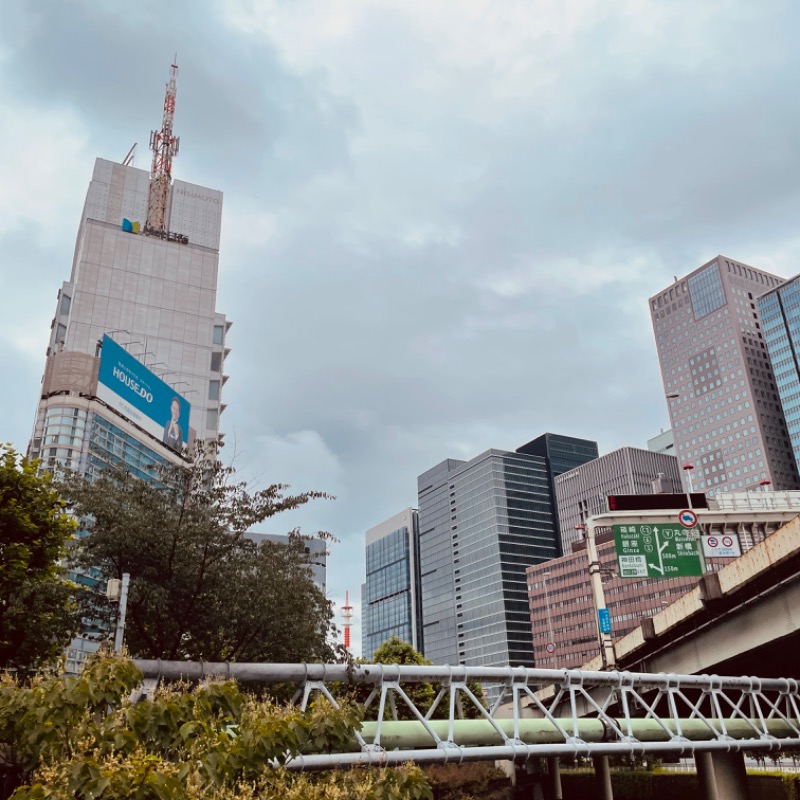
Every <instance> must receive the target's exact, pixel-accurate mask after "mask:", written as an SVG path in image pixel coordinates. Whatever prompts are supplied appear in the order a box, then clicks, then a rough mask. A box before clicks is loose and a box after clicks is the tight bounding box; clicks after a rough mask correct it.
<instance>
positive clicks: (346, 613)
mask: <svg viewBox="0 0 800 800" xmlns="http://www.w3.org/2000/svg"><path fill="white" fill-rule="evenodd" d="M342 619H343V620H344V624H343V625H342V627H343V628H344V649H345V650H349V649H350V628H351V626H352V624H353V606H351V605H350V592H345V593H344V605H343V606H342Z"/></svg>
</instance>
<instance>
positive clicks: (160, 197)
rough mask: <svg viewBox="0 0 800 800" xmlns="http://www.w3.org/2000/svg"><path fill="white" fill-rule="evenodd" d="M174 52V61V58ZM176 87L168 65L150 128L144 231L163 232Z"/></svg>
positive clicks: (175, 142) (174, 144) (174, 151)
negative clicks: (155, 127)
mask: <svg viewBox="0 0 800 800" xmlns="http://www.w3.org/2000/svg"><path fill="white" fill-rule="evenodd" d="M177 60H178V59H177V56H176V58H175V61H176V62H177ZM177 90H178V65H177V63H173V64H172V65H171V66H170V71H169V81H168V82H167V91H166V93H165V95H164V119H163V120H162V122H161V130H160V131H151V133H150V149H151V150H152V151H153V167H152V169H151V171H150V193H149V195H148V198H147V222H146V223H145V233H148V232H153V233H162V234H164V233H166V232H167V223H166V217H167V197H168V195H169V186H170V183H172V159H173V158H174V157H175V156H177V155H178V150H179V148H180V141H181V140H180V137H177V136H173V134H172V121H173V119H174V117H175V96H176V94H177Z"/></svg>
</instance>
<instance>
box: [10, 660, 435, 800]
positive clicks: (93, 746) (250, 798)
mask: <svg viewBox="0 0 800 800" xmlns="http://www.w3.org/2000/svg"><path fill="white" fill-rule="evenodd" d="M140 681H141V673H140V672H139V671H138V670H137V669H136V668H135V666H134V665H133V663H132V662H130V661H126V660H123V659H119V658H108V657H103V656H101V657H95V658H93V659H92V660H90V661H89V663H88V665H87V667H86V668H85V669H84V671H83V672H82V673H81V675H79V676H43V677H39V678H37V679H36V680H34V681H33V682H32V683H31V684H30V685H21V684H20V683H19V682H16V681H13V680H12V679H11V678H9V677H2V676H0V751H2V752H3V754H4V765H3V768H4V770H6V771H8V770H11V771H13V773H12V775H10V778H11V782H12V783H13V784H14V785H15V786H16V787H17V788H16V791H15V792H14V794H13V795H12V798H11V800H73V798H79V799H80V800H89V799H90V798H101V797H102V798H103V800H134V799H135V800H201V798H203V800H206V799H208V800H256V798H268V797H281V798H285V800H350V798H360V800H431V797H432V794H431V790H430V787H429V786H428V784H427V782H426V780H425V778H424V776H423V775H422V773H421V771H420V770H419V769H418V768H417V767H415V766H406V767H401V768H399V769H379V768H370V769H368V770H330V771H327V772H321V773H297V772H290V771H288V770H286V769H285V768H284V767H283V765H284V764H285V763H286V761H287V760H288V759H290V758H291V757H292V756H294V755H298V754H300V753H309V752H311V753H313V752H331V751H336V750H337V749H342V748H343V747H345V745H346V744H347V745H348V746H349V747H352V745H351V744H350V742H351V741H352V739H353V738H354V731H355V730H356V729H357V728H358V727H359V726H360V722H361V711H360V710H359V709H358V708H356V707H343V708H335V707H334V706H332V705H330V704H328V703H327V702H325V701H324V700H322V701H319V702H317V703H315V704H314V705H313V706H311V707H310V709H309V710H308V711H306V712H303V711H300V710H299V709H297V708H294V707H289V706H285V707H282V706H277V705H275V704H274V703H272V702H271V701H269V700H266V699H263V698H260V697H257V696H255V695H253V694H248V695H244V694H242V693H241V692H240V691H239V690H238V689H237V687H236V685H235V684H234V683H232V682H225V683H218V682H208V683H206V684H204V685H201V686H198V687H196V688H194V689H187V687H186V686H181V685H175V686H171V687H166V688H162V689H159V690H158V691H157V692H156V693H155V695H154V696H153V697H151V698H148V699H140V701H139V702H131V701H130V700H129V697H130V694H131V691H132V690H134V689H135V688H136V687H137V686H138V685H139V683H140Z"/></svg>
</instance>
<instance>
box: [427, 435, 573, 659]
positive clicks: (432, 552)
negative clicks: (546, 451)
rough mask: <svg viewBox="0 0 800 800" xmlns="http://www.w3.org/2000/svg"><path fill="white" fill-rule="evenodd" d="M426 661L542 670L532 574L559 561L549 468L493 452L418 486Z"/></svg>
mask: <svg viewBox="0 0 800 800" xmlns="http://www.w3.org/2000/svg"><path fill="white" fill-rule="evenodd" d="M418 492H419V495H418V496H419V531H420V534H419V541H420V551H419V552H420V584H421V594H422V619H423V641H424V653H425V656H426V657H427V658H429V659H430V660H431V661H433V662H434V663H435V664H465V665H469V666H475V665H485V666H504V665H509V664H511V665H522V666H532V665H533V648H532V642H531V631H530V620H529V612H528V600H527V587H526V583H525V569H526V568H527V567H528V566H530V565H532V564H536V563H539V562H542V561H547V560H549V559H551V558H554V557H555V556H556V555H558V550H559V543H558V541H557V540H556V534H555V513H554V506H553V502H552V497H551V494H550V484H549V473H548V465H547V462H546V459H545V458H543V457H542V456H537V455H530V454H527V453H519V452H507V451H503V450H487V451H486V452H484V453H481V454H480V455H478V456H476V457H475V458H473V459H471V460H469V461H459V460H454V459H448V460H446V461H443V462H441V463H440V464H438V465H436V466H435V467H433V468H432V469H429V470H428V471H427V472H424V473H423V474H422V475H420V476H419V478H418Z"/></svg>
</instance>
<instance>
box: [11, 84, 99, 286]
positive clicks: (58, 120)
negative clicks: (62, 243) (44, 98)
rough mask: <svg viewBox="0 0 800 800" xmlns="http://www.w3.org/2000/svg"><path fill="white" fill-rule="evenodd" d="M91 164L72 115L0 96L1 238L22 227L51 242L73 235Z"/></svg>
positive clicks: (79, 126) (82, 134)
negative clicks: (33, 227)
mask: <svg viewBox="0 0 800 800" xmlns="http://www.w3.org/2000/svg"><path fill="white" fill-rule="evenodd" d="M92 164H93V157H92V155H91V153H90V149H89V136H88V132H87V130H86V127H85V125H84V124H83V123H82V121H81V120H79V119H78V118H77V116H76V115H75V114H74V113H72V112H70V111H65V110H60V109H39V108H35V107H33V106H24V105H21V104H20V103H19V102H18V101H17V100H16V99H15V98H13V97H11V96H9V95H8V94H0V174H2V176H3V179H2V181H0V235H2V234H5V233H9V232H10V231H13V230H15V229H17V228H19V227H20V226H22V225H25V224H26V223H33V224H34V225H36V226H37V228H38V234H39V235H40V236H41V237H42V239H43V240H45V241H46V242H50V243H52V242H55V241H58V240H59V239H61V238H62V237H64V236H65V235H67V231H70V232H74V231H75V229H76V227H77V223H78V221H79V217H80V213H79V212H80V205H81V203H82V198H81V196H80V193H76V191H75V187H76V186H80V185H82V184H85V183H87V180H88V178H89V177H90V176H91V169H92ZM67 257H68V256H67ZM65 277H67V275H65Z"/></svg>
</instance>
